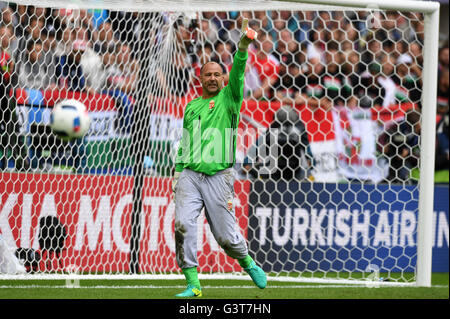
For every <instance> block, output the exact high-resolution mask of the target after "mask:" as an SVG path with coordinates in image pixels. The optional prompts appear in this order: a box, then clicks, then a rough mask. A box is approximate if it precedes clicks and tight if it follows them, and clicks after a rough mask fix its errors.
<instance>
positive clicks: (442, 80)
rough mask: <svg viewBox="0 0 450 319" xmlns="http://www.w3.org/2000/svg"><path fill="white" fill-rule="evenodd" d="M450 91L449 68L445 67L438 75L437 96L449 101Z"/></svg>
mask: <svg viewBox="0 0 450 319" xmlns="http://www.w3.org/2000/svg"><path fill="white" fill-rule="evenodd" d="M449 93H450V92H449V69H443V70H442V71H441V72H440V73H439V77H438V91H437V97H438V99H440V100H447V101H448V97H449Z"/></svg>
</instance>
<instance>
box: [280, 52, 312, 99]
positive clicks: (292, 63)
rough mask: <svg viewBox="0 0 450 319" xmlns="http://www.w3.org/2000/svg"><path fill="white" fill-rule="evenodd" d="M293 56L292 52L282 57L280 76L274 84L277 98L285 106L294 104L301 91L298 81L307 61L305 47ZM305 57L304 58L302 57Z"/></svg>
mask: <svg viewBox="0 0 450 319" xmlns="http://www.w3.org/2000/svg"><path fill="white" fill-rule="evenodd" d="M302 48H303V50H299V51H298V52H297V54H295V55H293V54H291V53H290V52H287V53H284V54H282V55H281V57H280V61H281V63H280V76H279V78H278V80H277V82H276V83H275V84H274V88H275V90H276V97H277V98H278V99H279V100H280V101H282V102H283V103H284V104H292V103H293V102H294V99H295V96H296V94H297V93H298V91H299V86H301V85H302V84H299V83H298V82H297V81H296V80H297V79H298V77H300V76H302V74H301V73H302V72H303V71H302V69H301V66H302V64H303V61H304V60H305V59H306V52H305V46H304V45H303V46H302ZM302 55H303V56H302Z"/></svg>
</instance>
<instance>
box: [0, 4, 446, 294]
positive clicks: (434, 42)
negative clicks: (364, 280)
mask: <svg viewBox="0 0 450 319" xmlns="http://www.w3.org/2000/svg"><path fill="white" fill-rule="evenodd" d="M14 2H15V3H18V4H25V5H33V4H34V5H35V4H36V2H35V1H29V0H25V1H22V0H16V1H14ZM58 2H59V1H51V0H44V1H42V2H40V3H39V5H41V6H52V7H58V6H59V7H61V3H60V2H59V3H58ZM139 2H141V3H142V2H145V1H139ZM148 2H149V3H155V2H158V1H148ZM171 2H173V3H177V4H178V6H177V10H179V11H180V10H181V11H183V10H184V9H189V8H190V10H186V11H192V2H191V1H164V2H163V3H161V4H160V6H153V7H152V6H142V5H140V6H139V5H138V6H136V5H134V6H132V5H129V4H128V1H123V2H122V4H119V6H120V8H118V9H119V10H123V11H135V10H136V11H141V12H143V11H157V10H160V9H161V5H162V6H164V7H165V8H168V6H169V5H170V3H171ZM180 2H181V4H180ZM237 2H239V3H237ZM237 2H236V3H237V4H236V3H234V4H233V3H228V4H227V5H228V7H226V8H225V9H224V11H231V10H233V8H234V7H233V6H235V7H239V10H246V9H252V10H256V9H257V8H261V7H264V2H265V1H264V2H261V3H259V4H258V5H257V6H256V7H255V4H251V3H247V4H248V5H247V6H245V5H244V6H242V2H243V1H242V2H240V1H237ZM270 2H271V3H275V2H277V3H280V7H281V5H283V3H284V6H285V7H284V8H286V4H287V5H288V6H289V5H292V6H295V5H296V4H300V3H301V4H308V5H312V6H314V5H317V6H331V7H335V8H336V7H340V8H349V9H350V8H352V9H355V8H358V9H367V10H396V11H401V12H405V11H408V12H411V11H413V12H419V13H422V14H423V15H424V39H425V40H424V46H423V59H424V62H423V73H422V76H423V87H422V92H423V94H422V101H421V102H422V105H424V106H426V109H425V110H426V111H425V112H422V131H421V139H420V147H421V152H420V180H419V204H418V226H417V227H418V228H417V265H416V281H415V283H414V284H415V285H416V286H420V287H430V286H431V274H432V241H433V238H432V235H433V204H434V165H435V140H436V138H435V130H436V121H435V114H436V97H437V94H436V90H437V76H436V73H437V66H438V43H439V8H440V4H439V3H438V2H429V1H411V0H400V1H390V0H372V1H371V0H301V1H300V0H284V1H270ZM86 3H88V2H83V1H74V2H73V5H80V4H81V5H82V6H83V5H84V4H86ZM205 3H206V2H205ZM221 3H225V2H220V1H219V4H218V5H220V4H221ZM92 5H94V2H92ZM101 6H102V4H101V3H99V2H97V1H96V2H95V7H97V8H98V7H101ZM213 6H214V7H215V8H216V9H217V4H216V5H213ZM86 8H88V7H86ZM267 8H268V9H269V7H267ZM270 8H274V6H273V4H272V5H271V6H270ZM209 9H211V5H205V7H199V8H196V9H195V11H196V12H200V11H208V10H209ZM137 104H140V102H138V103H137ZM65 276H69V277H70V278H72V277H73V274H72V275H70V274H69V275H58V276H57V278H58V279H61V278H64V277H65ZM161 276H162V275H158V278H161ZM205 276H206V277H205ZM209 276H211V275H209ZM209 276H208V275H203V276H202V275H200V277H201V278H208V277H209ZM229 276H230V275H225V276H215V277H214V278H222V277H224V278H225V277H226V278H228V277H229ZM6 277H7V278H8V279H12V278H15V279H28V278H30V279H37V278H42V279H44V278H45V279H49V278H50V279H51V278H55V277H54V275H53V276H52V275H27V276H0V279H1V278H6ZM90 277H92V276H89V275H80V278H83V279H90ZM100 277H101V276H99V275H95V278H100ZM136 277H138V278H149V276H147V275H131V276H127V277H126V278H129V279H132V278H136ZM150 277H151V278H152V277H154V276H150ZM179 277H180V276H177V275H174V276H173V279H179ZM235 277H236V276H235ZM235 277H234V278H235ZM237 277H242V276H237ZM108 278H111V276H110V275H108ZM168 278H169V279H170V275H168ZM269 279H271V278H270V277H269ZM275 279H276V278H274V280H275ZM293 279H294V280H295V278H293ZM321 282H323V281H321ZM339 282H343V281H342V280H340V281H339ZM352 282H353V283H355V282H357V281H352ZM381 284H385V283H381ZM397 284H399V283H397ZM403 285H405V284H403ZM406 285H411V284H406Z"/></svg>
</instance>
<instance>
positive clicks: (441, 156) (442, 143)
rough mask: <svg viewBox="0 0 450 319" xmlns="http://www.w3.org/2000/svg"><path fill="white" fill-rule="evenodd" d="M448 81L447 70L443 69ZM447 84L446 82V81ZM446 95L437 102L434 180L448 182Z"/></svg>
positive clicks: (447, 107)
mask: <svg viewBox="0 0 450 319" xmlns="http://www.w3.org/2000/svg"><path fill="white" fill-rule="evenodd" d="M445 72H446V73H447V74H445V75H444V77H447V81H448V76H449V74H448V70H446V71H445ZM447 84H448V83H447ZM448 109H449V106H448V97H447V98H446V99H439V100H438V104H437V125H436V159H435V171H436V174H435V182H436V183H448V182H449V175H448V172H449V160H450V158H449V137H450V136H449V115H448Z"/></svg>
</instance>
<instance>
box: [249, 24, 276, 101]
mask: <svg viewBox="0 0 450 319" xmlns="http://www.w3.org/2000/svg"><path fill="white" fill-rule="evenodd" d="M255 45H256V50H255V51H252V52H249V60H250V61H249V62H250V65H251V66H253V67H254V68H255V69H256V70H257V72H258V75H259V80H260V81H261V86H260V87H259V88H257V89H256V90H255V91H253V92H252V97H253V98H255V99H266V100H271V99H272V98H273V96H274V92H273V91H272V88H273V86H274V84H275V83H276V81H277V80H278V73H279V68H280V63H279V61H278V60H277V59H276V58H275V57H274V55H273V54H272V51H273V39H272V37H271V35H270V34H269V33H267V32H264V31H263V30H261V31H260V34H259V35H258V41H256V42H255Z"/></svg>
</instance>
